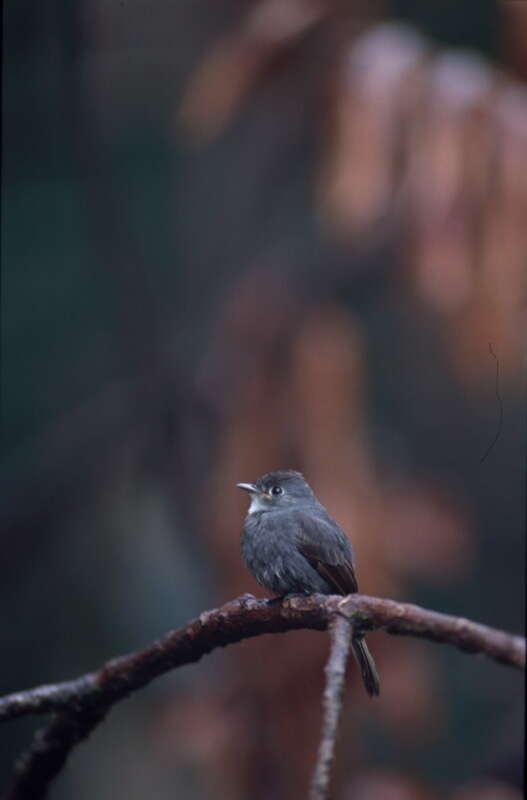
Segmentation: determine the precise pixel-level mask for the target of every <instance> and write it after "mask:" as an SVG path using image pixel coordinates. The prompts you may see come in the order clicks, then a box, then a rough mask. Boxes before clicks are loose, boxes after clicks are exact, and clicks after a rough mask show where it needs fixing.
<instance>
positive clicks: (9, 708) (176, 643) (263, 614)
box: [0, 594, 525, 800]
mask: <svg viewBox="0 0 527 800" xmlns="http://www.w3.org/2000/svg"><path fill="white" fill-rule="evenodd" d="M337 612H338V613H339V614H340V615H343V616H344V617H345V618H346V619H347V620H349V624H350V625H351V626H352V627H353V630H354V633H355V634H356V635H360V634H362V633H365V632H367V631H369V630H375V629H378V628H383V629H385V630H386V631H387V632H388V633H392V634H403V635H411V636H420V637H424V638H427V639H433V640H435V641H439V642H445V643H448V644H452V645H454V646H455V647H458V648H459V649H461V650H465V651H467V652H472V653H482V654H484V655H487V656H488V657H490V658H493V659H495V660H496V661H500V662H501V663H503V664H508V665H509V666H513V667H517V668H519V669H524V668H525V639H523V638H522V637H520V636H513V635H511V634H508V633H505V632H504V631H499V630H496V629H494V628H488V627H486V626H485V625H479V624H477V623H475V622H470V621H469V620H466V619H462V618H459V617H452V616H448V615H446V614H439V613H437V612H435V611H428V610H427V609H424V608H420V607H419V606H415V605H410V604H407V603H396V602H394V601H393V600H383V599H380V598H376V597H367V596H366V595H358V594H355V595H350V596H349V597H348V598H347V599H346V600H343V598H342V597H341V596H340V595H337V596H323V595H311V596H309V597H293V598H290V599H288V600H286V601H283V602H281V603H280V602H276V601H269V600H257V599H256V598H255V597H253V596H252V595H244V596H242V597H240V598H237V599H236V600H232V601H230V602H229V603H226V604H225V605H223V606H221V607H220V608H217V609H214V610H212V611H207V612H204V613H203V614H200V616H199V617H198V618H197V619H195V620H192V621H191V622H189V623H188V624H187V625H185V626H183V627H182V628H178V629H177V630H173V631H170V632H169V633H167V634H166V635H165V636H163V637H162V638H161V639H159V640H158V641H156V642H153V643H152V644H151V645H149V646H148V647H146V648H144V649H143V650H139V651H137V652H135V653H130V654H129V655H126V656H121V657H120V658H116V659H113V660H112V661H108V662H107V663H106V664H104V665H103V666H102V667H101V668H100V669H99V670H97V671H95V672H92V673H89V674H87V675H84V676H82V677H80V678H78V679H76V680H73V681H66V682H65V683H59V684H50V685H45V686H39V687H37V688H35V689H29V690H27V691H23V692H16V693H14V694H11V695H7V696H6V697H3V698H0V721H5V720H8V719H12V718H14V717H18V716H22V715H24V714H30V713H44V712H49V711H54V712H59V713H58V714H57V716H56V717H55V718H54V719H53V720H52V722H51V723H50V724H49V725H48V727H47V728H45V729H44V730H43V731H40V732H39V733H38V734H37V736H36V737H35V740H34V742H33V745H32V746H31V748H30V750H29V751H28V752H27V753H26V754H25V755H24V756H23V757H22V759H21V760H20V761H19V762H18V764H17V767H16V770H15V779H14V782H13V784H12V786H11V789H10V794H9V795H8V797H9V799H10V800H21V798H25V797H31V798H37V797H43V796H44V794H45V792H46V788H47V786H48V785H49V782H50V781H51V780H52V779H53V777H54V776H55V775H56V774H57V772H58V771H59V770H60V768H61V767H62V765H63V764H64V762H65V760H66V758H67V756H68V753H69V752H70V751H71V749H72V748H73V747H74V746H75V745H76V744H77V743H78V742H79V741H81V740H82V739H83V738H85V737H86V736H87V735H88V734H89V733H90V732H91V731H92V730H93V728H94V727H95V726H96V725H97V724H98V723H99V722H100V721H101V720H102V719H103V717H104V716H105V714H106V713H107V712H108V711H109V709H110V708H111V707H112V705H114V704H115V703H117V702H118V701H119V700H121V699H123V698H124V697H126V696H127V695H129V694H131V693H132V692H134V691H137V690H138V689H140V688H142V687H143V686H145V685H146V684H148V683H150V682H151V681H152V680H153V679H154V678H156V677H158V676H159V675H162V674H163V673H165V672H168V671H169V670H172V669H176V668H177V667H180V666H182V665H183V664H189V663H192V662H194V661H198V660H199V659H200V658H201V657H202V656H204V655H206V654H207V653H210V652H211V651H212V650H214V649H215V648H217V647H225V646H226V645H228V644H233V643H234V642H239V641H241V640H242V639H247V638H249V637H253V636H259V635H261V634H263V633H284V632H286V631H289V630H294V629H300V628H306V629H312V630H326V629H327V628H328V625H329V623H330V621H331V620H332V619H333V617H334V616H335V614H336V613H337ZM24 787H30V790H28V791H26V790H25V788H24Z"/></svg>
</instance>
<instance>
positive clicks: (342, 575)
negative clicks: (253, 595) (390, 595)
mask: <svg viewBox="0 0 527 800" xmlns="http://www.w3.org/2000/svg"><path fill="white" fill-rule="evenodd" d="M237 486H239V488H240V489H245V491H247V492H249V494H250V496H251V504H250V506H249V511H248V513H247V516H246V517H245V522H244V525H243V533H242V555H243V558H244V560H245V563H246V564H247V566H248V567H249V569H250V570H251V572H252V574H253V575H254V577H255V578H256V580H257V581H258V583H260V584H261V585H262V586H263V587H264V588H265V589H268V590H269V591H271V592H274V593H276V594H277V595H278V596H284V595H289V594H313V593H315V592H319V593H320V594H342V595H346V594H353V593H354V592H357V591H358V586H357V579H356V578H355V572H354V570H353V553H352V550H351V544H350V542H349V540H348V537H347V536H346V534H345V533H344V531H343V530H342V529H341V528H339V526H338V525H337V523H336V522H335V521H334V520H333V519H332V518H331V517H330V516H329V514H328V512H327V511H326V509H325V508H324V506H323V505H322V504H321V503H319V501H318V500H317V498H316V497H315V495H314V493H313V491H312V490H311V488H310V486H309V485H308V484H307V483H306V481H305V480H304V477H303V476H302V475H301V474H300V472H294V471H293V470H284V471H279V472H269V473H268V474H267V475H263V476H262V477H261V478H258V480H257V481H255V483H238V484H237ZM352 646H353V653H354V656H355V658H356V660H357V663H358V665H359V667H360V670H361V674H362V680H363V682H364V686H365V687H366V691H367V692H368V694H369V695H376V694H379V676H378V675H377V670H376V668H375V662H374V660H373V658H372V656H371V654H370V651H369V650H368V648H367V647H366V643H365V642H364V640H363V639H353V641H352Z"/></svg>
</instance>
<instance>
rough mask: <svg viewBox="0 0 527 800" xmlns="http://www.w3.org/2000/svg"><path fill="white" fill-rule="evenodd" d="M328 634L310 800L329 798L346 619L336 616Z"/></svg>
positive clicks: (345, 659)
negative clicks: (320, 718)
mask: <svg viewBox="0 0 527 800" xmlns="http://www.w3.org/2000/svg"><path fill="white" fill-rule="evenodd" d="M329 633H330V636H331V652H330V655H329V659H328V663H327V664H326V669H325V672H326V687H325V689H324V699H323V705H324V721H323V724H322V735H321V737H320V745H319V749H318V756H317V763H316V765H315V770H314V772H313V779H312V782H311V794H310V797H311V800H326V798H327V797H328V796H329V794H328V792H329V780H330V776H331V765H332V763H333V759H334V758H335V742H336V740H337V733H338V725H339V720H340V713H341V710H342V693H343V691H344V678H345V676H346V664H347V663H348V656H349V650H350V644H351V633H352V627H351V624H350V621H349V619H348V618H347V617H344V616H342V615H340V614H336V615H335V617H333V619H332V620H331V623H330V625H329Z"/></svg>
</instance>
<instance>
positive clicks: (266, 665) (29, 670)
mask: <svg viewBox="0 0 527 800" xmlns="http://www.w3.org/2000/svg"><path fill="white" fill-rule="evenodd" d="M519 5H520V4H513V3H509V4H502V5H501V6H500V13H499V15H498V9H497V8H496V7H495V6H494V5H493V4H490V3H486V4H483V5H482V6H481V5H478V6H477V7H475V6H474V7H471V11H470V16H471V19H470V24H468V22H467V16H468V11H467V8H466V7H461V6H454V4H449V10H448V12H447V10H446V9H445V11H444V14H443V15H442V17H441V20H440V22H441V24H440V25H439V24H438V20H437V17H436V16H435V15H434V13H433V12H432V11H427V10H424V7H423V6H422V5H418V4H413V3H398V4H395V5H394V6H393V7H388V6H386V5H383V4H380V3H379V4H375V8H374V9H373V10H372V8H371V7H368V8H363V7H359V4H351V5H350V4H349V3H337V2H330V0H324V1H322V0H319V1H318V2H316V0H296V2H290V3H289V2H288V3H281V2H277V0H264V1H263V2H259V3H256V2H237V1H236V2H235V1H234V0H231V2H223V0H222V2H218V3H205V2H202V1H200V2H195V0H194V2H190V0H187V1H185V2H183V0H180V2H178V3H158V2H149V3H145V2H139V0H122V2H113V3H109V2H104V0H96V2H93V0H90V2H89V3H88V2H85V3H76V4H69V3H59V2H51V3H46V4H42V5H40V6H38V7H33V6H30V5H29V4H28V3H25V2H20V0H17V2H16V3H15V2H14V0H10V2H9V3H7V5H6V13H5V30H6V36H5V42H6V47H5V54H4V83H3V88H4V127H3V159H2V161H3V163H2V165H3V186H2V189H3V198H2V199H3V222H4V224H3V289H4V295H3V300H4V303H3V314H2V326H3V327H2V333H3V374H2V387H3V398H2V399H3V429H4V431H3V444H4V447H3V454H4V456H3V461H2V475H1V479H2V488H1V493H0V497H1V500H0V515H1V521H2V526H1V531H2V551H3V563H4V581H3V582H2V584H3V585H2V607H3V608H4V609H5V612H6V613H5V623H4V625H3V631H2V632H3V637H4V638H3V641H4V649H5V653H6V657H4V659H3V663H2V667H3V669H2V673H1V678H0V681H1V686H0V689H1V690H2V691H5V692H7V691H10V690H14V689H17V688H23V687H25V686H29V685H33V684H37V683H42V682H45V681H51V680H59V679H62V678H67V677H70V676H73V675H75V674H77V673H81V672H85V671H87V670H89V669H91V668H92V667H94V666H95V665H96V664H98V663H99V662H101V661H102V660H103V659H105V658H108V657H110V656H113V655H116V654H118V653H119V652H121V651H123V650H126V649H132V648H136V647H139V646H140V645H142V644H144V643H146V642H147V641H149V640H151V639H153V638H154V637H156V636H158V635H159V634H160V633H162V632H163V631H164V630H165V629H166V628H168V627H171V626H176V625H178V624H181V623H182V622H184V621H185V620H186V619H187V618H189V617H190V616H192V615H195V614H197V613H199V612H200V611H201V610H203V609H204V608H205V607H207V606H209V605H212V604H217V603H220V602H222V601H224V600H226V599H227V598H229V597H231V596H233V595H235V594H237V593H242V592H245V591H253V592H259V589H258V587H257V586H256V585H255V584H254V582H253V580H252V578H251V577H250V576H249V574H248V573H247V571H246V570H245V569H244V567H243V565H242V563H241V560H240V556H239V550H238V537H239V531H240V526H241V521H242V518H243V515H244V512H245V499H244V498H242V497H240V496H239V493H238V492H237V490H236V489H235V488H234V484H235V483H236V482H238V481H240V480H251V479H253V478H255V477H257V476H258V475H259V474H261V473H263V472H265V471H267V470H268V469H272V468H278V467H280V468H281V467H295V468H299V469H301V470H302V471H304V472H305V474H306V477H308V479H309V481H310V483H311V484H312V485H313V486H314V488H315V489H316V492H317V494H318V495H319V496H320V497H321V499H322V500H323V502H324V503H325V504H326V505H327V507H328V508H329V509H330V511H331V513H332V514H333V515H334V516H335V518H336V519H337V520H338V521H339V522H340V523H341V524H342V526H343V527H344V528H345V529H346V530H347V531H348V532H349V534H350V536H351V538H352V541H353V545H354V549H355V552H356V558H357V572H358V577H359V583H360V586H361V589H362V590H363V591H366V592H368V593H369V594H379V595H386V596H392V597H396V598H401V599H405V600H412V601H415V602H420V603H422V604H425V605H429V606H431V607H433V608H436V609H438V610H443V611H446V612H450V613H454V614H460V615H465V616H469V617H472V618H475V619H478V620H480V621H482V622H486V623H488V624H492V625H496V626H498V627H501V628H506V629H509V630H512V631H517V630H521V629H522V627H523V624H524V618H523V608H524V603H523V599H522V598H523V591H524V570H523V556H524V532H523V527H524V507H525V493H524V480H525V417H524V406H525V377H524V369H525V359H524V340H525V306H526V297H527V294H526V290H527V285H526V283H527V280H526V278H527V226H526V225H525V220H526V219H527V94H526V89H525V86H524V85H523V84H522V83H521V79H522V78H525V77H526V76H527V68H526V64H527V62H526V60H525V54H524V52H523V50H522V48H521V45H520V44H518V42H519V41H521V37H520V36H519V33H518V31H520V30H521V29H522V25H523V30H524V31H525V30H526V21H525V18H524V17H521V14H520V13H519V12H518V10H517V8H516V7H517V6H519ZM394 17H395V18H400V19H404V20H405V22H407V23H408V22H412V21H413V22H415V23H419V24H420V25H421V27H422V31H419V30H418V29H417V28H412V27H406V26H403V25H401V24H400V23H397V22H394V21H392V22H391V23H390V24H387V23H386V22H384V20H385V19H388V18H392V19H393V18H394ZM495 19H498V20H499V24H496V25H494V24H491V22H490V21H492V20H495ZM423 31H424V32H426V33H427V34H429V35H430V36H431V37H435V41H434V40H433V39H428V38H426V37H425V36H424V35H423ZM523 41H525V39H524V40H523ZM444 44H456V45H462V46H465V47H468V46H470V47H478V48H479V49H480V51H485V53H482V52H480V53H479V54H478V55H476V54H475V52H469V51H467V50H448V49H443V45H444ZM485 54H486V56H489V55H493V56H494V57H495V59H496V61H495V62H494V63H492V64H491V62H490V61H488V60H485ZM506 68H510V69H511V70H513V71H514V75H515V77H514V78H513V77H512V74H509V73H507V71H506ZM371 647H372V650H373V652H374V654H375V658H376V660H377V662H378V665H379V671H380V674H381V680H382V694H381V698H380V699H379V701H378V702H377V701H376V702H372V701H369V700H368V698H365V697H363V693H362V691H361V687H360V686H359V683H358V681H357V679H356V676H355V673H354V672H353V671H352V672H351V674H350V682H349V689H348V693H347V708H346V714H345V720H344V730H343V733H342V736H341V741H340V753H339V758H338V765H337V774H336V782H335V785H336V796H337V797H342V798H346V797H353V798H354V800H357V798H359V800H368V798H379V797H382V798H387V799H388V800H389V798H391V797H394V798H395V797H397V798H404V799H406V798H408V800H417V799H418V798H419V799H428V798H437V797H449V798H451V800H465V798H468V797H476V796H477V797H478V798H487V797H488V798H489V800H490V798H493V800H500V798H503V800H508V799H509V798H510V799H511V800H512V799H513V798H518V797H519V796H520V794H519V792H520V788H519V787H520V785H521V774H522V736H523V728H522V726H523V717H522V713H523V693H522V690H523V684H522V680H521V677H520V676H518V675H514V674H511V673H510V672H508V671H507V670H506V669H505V668H500V667H498V666H496V665H495V664H487V663H486V662H483V661H481V662H480V661H479V660H476V659H474V658H472V657H467V656H464V655H461V654H460V653H458V652H454V651H450V650H449V649H447V648H446V647H439V646H438V647H434V646H432V645H430V644H425V643H421V642H419V641H414V640H408V641H407V640H398V639H396V638H393V637H388V636H386V635H383V634H381V633H378V634H375V635H373V636H372V637H371ZM326 651H327V642H326V638H325V637H324V636H322V635H317V634H314V633H308V632H302V633H300V632H298V633H294V634H288V635H287V636H284V637H278V636H273V637H267V638H262V639H258V640H254V641H248V642H245V643H243V644H242V645H240V646H237V647H235V648H232V649H230V650H227V651H225V652H222V653H220V652H216V653H214V654H212V655H211V656H210V657H209V658H208V659H207V660H206V661H204V662H203V663H202V664H200V665H196V666H194V667H192V668H190V669H185V670H182V671H181V672H179V673H178V674H175V675H174V676H172V677H170V678H167V679H164V680H163V681H160V682H159V683H158V684H156V685H155V686H153V687H152V688H150V689H148V690H147V691H145V692H144V693H142V694H141V695H139V696H137V697H135V698H134V699H132V700H131V701H129V702H128V703H126V704H123V706H122V707H121V708H118V709H116V710H115V711H114V712H113V713H112V715H111V716H110V718H109V719H108V721H107V722H106V723H105V725H103V726H102V727H101V728H100V729H99V730H98V731H97V732H96V733H95V734H94V735H93V737H92V739H91V740H90V741H89V742H88V743H86V744H84V745H83V746H82V747H81V748H79V750H78V751H77V752H75V754H74V755H73V757H72V758H71V761H70V764H69V767H68V769H67V771H66V772H65V774H64V775H63V776H62V777H61V778H60V780H59V781H58V782H57V785H56V789H55V795H54V796H56V797H57V798H59V800H60V798H68V797H75V798H79V799H80V800H84V798H86V799H87V798H92V797H98V798H105V797H108V798H110V797H114V796H116V795H117V796H126V797H127V798H132V800H133V799H134V798H144V797H153V796H155V797H160V798H161V797H173V796H174V794H178V796H182V797H188V798H194V797H195V798H205V797H206V798H209V797H210V798H219V797H221V798H223V797H228V798H234V799H236V798H240V799H241V798H246V797H254V798H271V797H272V798H273V800H280V798H297V797H300V796H303V794H304V793H305V786H306V785H307V779H308V775H309V772H310V769H311V766H312V763H313V757H314V753H315V748H316V743H317V739H318V735H319V723H320V693H321V688H322V666H323V663H324V659H325V656H326ZM34 724H35V721H34V720H28V721H26V720H24V721H21V722H20V723H18V724H17V725H16V726H12V727H10V728H9V729H7V728H5V729H4V730H2V737H3V739H2V746H1V748H0V753H1V755H0V759H1V761H0V764H1V768H2V773H4V774H7V772H8V769H9V765H10V764H11V762H12V760H13V758H14V756H15V755H16V753H17V752H18V750H19V749H20V748H21V747H22V746H23V745H24V743H26V742H27V741H28V739H29V736H30V734H31V732H32V730H33V728H34Z"/></svg>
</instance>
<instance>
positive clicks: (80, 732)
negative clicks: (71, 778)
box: [4, 709, 106, 800]
mask: <svg viewBox="0 0 527 800" xmlns="http://www.w3.org/2000/svg"><path fill="white" fill-rule="evenodd" d="M105 713H106V712H105V711H104V710H102V709H100V710H98V711H92V712H91V713H90V712H89V711H88V710H84V711H83V712H82V713H78V714H75V713H70V714H68V713H66V712H65V713H62V714H56V715H55V716H54V717H53V719H52V720H51V722H49V724H48V725H46V727H45V728H42V729H41V730H39V731H37V733H36V734H35V738H34V739H33V742H32V744H31V747H30V748H29V749H28V750H27V751H26V752H25V753H23V754H22V755H21V756H20V758H19V759H18V760H17V762H16V764H15V767H14V770H13V777H12V780H11V784H10V786H9V787H8V789H7V791H6V793H5V795H4V800H41V798H43V797H45V795H46V793H47V790H48V788H49V785H50V783H51V781H52V780H53V779H54V778H55V776H56V775H58V773H59V772H60V770H61V769H62V767H63V766H64V763H65V761H66V759H67V757H68V755H69V754H70V752H71V750H72V749H73V748H74V747H75V745H76V744H78V742H80V741H82V739H85V738H86V737H87V736H89V734H90V733H91V732H92V730H93V729H94V728H95V727H96V725H98V723H99V722H100V721H101V720H102V719H103V717H104V716H105Z"/></svg>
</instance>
